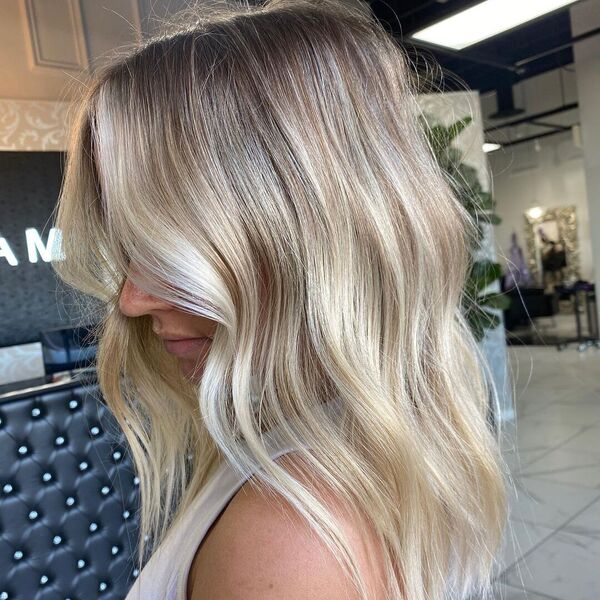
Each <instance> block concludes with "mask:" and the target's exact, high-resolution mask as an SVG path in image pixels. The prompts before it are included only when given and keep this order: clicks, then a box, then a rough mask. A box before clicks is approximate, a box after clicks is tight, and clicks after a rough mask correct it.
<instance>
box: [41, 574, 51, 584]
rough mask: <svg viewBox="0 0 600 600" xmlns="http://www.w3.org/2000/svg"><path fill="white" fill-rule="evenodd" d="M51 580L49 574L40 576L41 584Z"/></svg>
mask: <svg viewBox="0 0 600 600" xmlns="http://www.w3.org/2000/svg"><path fill="white" fill-rule="evenodd" d="M49 581H50V578H49V577H48V575H42V576H41V577H40V585H46V584H47V583H48V582H49Z"/></svg>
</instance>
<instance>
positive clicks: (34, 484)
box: [0, 377, 139, 600]
mask: <svg viewBox="0 0 600 600" xmlns="http://www.w3.org/2000/svg"><path fill="white" fill-rule="evenodd" d="M138 507H139V480H138V479H137V477H136V475H135V472H134V469H133V465H132V461H131V458H130V456H129V454H128V451H127V445H126V442H125V439H124V436H123V433H122V431H121V430H120V428H119V427H118V425H117V424H116V421H115V419H114V417H113V416H112V414H111V413H110V412H109V410H108V409H107V407H106V405H105V404H104V403H103V401H102V398H101V394H100V392H99V388H98V385H97V382H96V380H95V378H93V377H92V379H86V380H85V381H82V382H75V383H73V382H71V383H69V384H62V385H61V386H59V387H58V388H54V389H52V390H51V391H44V392H43V393H40V392H39V391H38V392H37V393H33V394H32V393H27V392H23V393H20V394H17V395H16V396H14V397H11V398H8V399H6V398H5V399H2V400H0V600H13V599H19V600H38V599H39V600H50V599H52V600H59V599H60V600H66V599H67V598H68V599H70V600H92V599H94V598H107V599H108V598H109V599H111V600H113V599H114V600H116V599H122V598H124V597H125V596H126V594H127V591H128V590H129V588H130V587H131V585H132V584H133V581H134V579H135V577H136V576H137V574H138V573H137V570H135V568H134V567H135V564H134V558H135V556H136V555H135V546H136V540H137V534H138V524H139V521H138V514H137V513H138Z"/></svg>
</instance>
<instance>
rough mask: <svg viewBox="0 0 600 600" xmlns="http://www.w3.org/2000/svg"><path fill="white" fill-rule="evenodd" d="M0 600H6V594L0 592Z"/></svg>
mask: <svg viewBox="0 0 600 600" xmlns="http://www.w3.org/2000/svg"><path fill="white" fill-rule="evenodd" d="M0 600H8V594H7V593H6V592H0Z"/></svg>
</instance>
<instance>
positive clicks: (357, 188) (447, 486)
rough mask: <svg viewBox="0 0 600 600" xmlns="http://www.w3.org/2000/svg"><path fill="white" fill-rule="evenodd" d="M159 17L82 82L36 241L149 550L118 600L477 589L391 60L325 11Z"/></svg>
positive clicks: (427, 256)
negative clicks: (92, 367) (63, 294)
mask: <svg viewBox="0 0 600 600" xmlns="http://www.w3.org/2000/svg"><path fill="white" fill-rule="evenodd" d="M179 17H180V18H178V19H173V21H172V22H171V24H170V26H167V27H165V29H164V31H163V33H162V34H160V35H156V36H155V37H154V38H152V39H151V40H149V41H147V42H145V43H144V44H142V45H141V46H140V47H137V48H134V49H132V50H131V51H130V52H122V53H121V55H120V56H118V57H117V58H116V59H115V60H114V61H112V62H111V63H110V64H109V65H107V66H106V67H104V68H103V69H102V70H101V71H99V72H98V73H97V74H96V75H95V78H94V81H93V83H92V84H91V85H90V86H89V87H88V88H87V90H86V95H85V98H84V99H83V102H82V103H81V110H80V112H79V113H78V117H77V119H76V121H75V124H74V128H73V134H72V140H71V144H70V149H69V153H68V162H67V165H66V172H65V177H64V184H63V188H62V190H61V195H60V201H59V208H58V214H57V222H56V226H57V227H58V228H59V229H60V230H61V234H62V244H63V245H62V250H63V254H64V256H65V257H66V259H65V260H64V261H61V262H56V263H54V264H55V268H56V270H57V272H58V274H59V275H60V276H61V277H62V278H63V279H64V280H65V281H66V282H68V283H70V284H72V285H74V286H76V287H78V288H79V289H81V290H82V291H84V292H86V293H87V294H90V295H92V296H95V297H97V298H99V299H101V300H103V301H104V302H105V306H106V308H107V310H106V313H105V314H104V315H103V319H102V323H101V328H100V330H99V334H100V335H99V351H98V365H97V366H98V374H99V382H100V386H101V390H102V392H103V394H104V396H105V399H106V402H107V404H108V406H109V407H110V409H111V410H112V412H113V413H114V414H115V416H116V418H117V419H118V421H119V423H120V425H121V426H122V428H123V430H124V432H125V434H126V436H127V440H128V442H129V444H130V446H131V451H132V454H133V458H134V461H135V465H136V469H137V472H138V475H139V477H140V481H141V517H140V527H141V533H140V545H139V557H140V566H142V564H144V562H143V561H145V560H146V559H147V558H148V557H147V556H146V555H147V554H149V549H150V548H153V549H154V551H153V554H152V556H151V557H150V559H149V560H150V562H149V563H147V564H145V566H144V569H143V571H142V572H141V573H140V575H139V577H138V578H137V580H136V582H135V584H134V586H133V588H132V590H131V591H130V593H129V595H128V596H127V598H128V600H131V599H133V598H138V597H140V598H143V599H144V600H148V599H149V598H161V599H163V598H177V599H178V600H183V599H184V598H188V599H193V600H199V599H202V600H204V599H210V600H221V599H225V598H227V599H232V598H244V599H246V600H252V599H255V600H258V599H261V600H264V599H269V598H285V599H295V598H302V599H308V598H312V599H316V598H319V599H322V598H328V599H337V598H340V599H341V598H357V599H358V598H361V599H363V600H364V599H367V598H368V599H373V598H377V599H380V598H393V599H406V600H424V599H436V600H437V599H441V598H452V599H455V598H456V599H457V598H466V597H467V596H468V595H469V594H476V596H475V597H476V598H483V597H485V595H486V594H487V593H488V592H489V579H490V572H491V569H492V565H493V561H494V556H495V554H496V551H497V549H498V545H499V543H500V541H501V535H502V530H503V527H504V524H505V484H504V479H503V471H502V462H501V456H500V453H499V450H498V445H497V440H496V439H495V437H494V435H493V433H492V432H491V431H490V428H489V427H488V424H487V418H486V414H487V407H488V402H489V391H490V390H489V389H488V384H486V378H485V377H484V369H483V366H484V363H483V361H482V360H481V358H480V357H479V356H478V353H477V347H476V345H475V343H474V341H473V338H472V336H471V333H470V331H469V329H468V327H467V325H466V324H465V320H464V318H463V316H462V313H461V312H460V304H461V296H462V294H463V283H464V279H465V276H466V273H467V269H468V266H469V251H468V242H469V239H470V238H469V236H471V235H473V228H472V224H471V223H470V222H469V219H468V216H467V214H466V213H465V211H464V210H463V209H462V207H461V205H460V204H459V202H458V201H457V200H456V198H455V197H454V196H453V194H452V191H451V189H450V188H449V186H448V183H447V182H446V181H445V179H444V176H443V174H442V173H441V171H440V169H439V168H438V166H437V165H436V163H435V160H434V159H433V156H432V153H431V151H430V148H429V147H428V146H427V144H426V142H425V138H424V135H423V132H422V130H421V128H420V125H419V122H418V119H417V115H418V109H417V104H416V100H415V90H414V85H413V81H412V77H411V73H410V71H409V68H408V66H407V61H406V59H405V57H404V54H403V52H402V50H401V49H400V48H399V47H398V45H397V44H396V43H395V42H394V40H393V39H392V38H391V37H390V36H389V35H388V34H387V32H385V30H384V29H383V28H382V27H381V26H380V25H379V24H378V23H377V22H376V21H375V20H374V19H373V18H372V17H371V16H370V15H369V14H368V13H367V12H366V11H365V10H363V9H360V8H358V6H357V5H354V4H352V5H350V4H347V3H345V2H341V1H339V2H338V1H337V0H270V1H267V2H266V3H265V4H263V5H256V6H254V5H248V4H227V3H220V2H212V3H209V4H204V3H203V4H202V5H200V6H199V8H197V9H195V10H194V9H190V10H187V11H184V12H182V13H180V14H179ZM176 338H179V339H180V341H168V340H173V339H176ZM181 338H188V341H181ZM190 338H192V340H191V341H190ZM148 540H150V542H148Z"/></svg>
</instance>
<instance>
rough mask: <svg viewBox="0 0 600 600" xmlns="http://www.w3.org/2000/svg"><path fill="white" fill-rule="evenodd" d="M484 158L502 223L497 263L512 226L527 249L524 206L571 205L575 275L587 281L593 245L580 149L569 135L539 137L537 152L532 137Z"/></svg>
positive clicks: (589, 275)
mask: <svg viewBox="0 0 600 600" xmlns="http://www.w3.org/2000/svg"><path fill="white" fill-rule="evenodd" d="M488 160H489V164H490V169H491V172H492V175H493V179H492V188H493V194H494V198H495V199H496V202H497V212H498V214H499V215H500V216H501V217H502V223H501V224H500V225H498V226H497V227H496V228H495V235H496V246H497V248H498V254H499V259H501V260H500V262H503V255H504V254H508V248H509V246H510V236H511V234H512V232H513V231H516V232H517V234H518V239H519V243H520V245H521V247H522V248H523V250H524V251H526V244H525V217H524V213H525V211H526V210H527V209H529V208H532V207H534V206H541V207H543V208H555V207H558V206H564V205H568V204H573V205H575V207H576V209H575V210H576V214H577V221H578V237H579V264H580V276H581V278H582V279H587V280H591V279H592V276H593V268H592V249H591V240H590V229H589V215H588V202H587V192H586V184H585V170H584V166H583V152H582V150H581V149H580V148H578V147H577V146H575V144H574V143H573V136H572V134H571V133H570V132H565V133H560V134H557V135H554V136H550V137H547V138H542V139H540V140H539V146H538V151H536V148H535V144H534V142H526V143H524V144H519V145H516V146H510V147H508V148H503V149H502V150H498V151H496V152H492V153H490V154H489V155H488Z"/></svg>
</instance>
